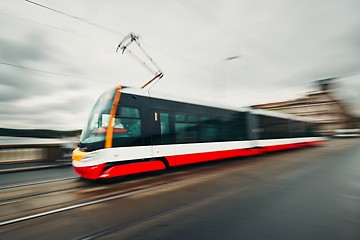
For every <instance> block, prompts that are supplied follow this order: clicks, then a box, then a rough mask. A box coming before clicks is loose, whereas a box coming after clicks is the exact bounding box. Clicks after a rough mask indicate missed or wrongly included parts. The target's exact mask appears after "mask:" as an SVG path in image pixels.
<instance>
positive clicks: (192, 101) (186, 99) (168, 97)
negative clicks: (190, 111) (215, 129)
mask: <svg viewBox="0 0 360 240" xmlns="http://www.w3.org/2000/svg"><path fill="white" fill-rule="evenodd" d="M121 92H122V93H127V94H134V95H138V96H144V97H152V98H157V99H163V100H170V101H176V102H183V103H189V104H195V105H201V106H206V107H214V108H221V109H227V110H233V111H239V112H251V113H253V114H256V115H263V116H269V117H277V118H285V119H291V120H295V121H306V122H314V119H311V118H308V117H300V116H296V115H291V114H287V113H282V112H275V111H268V110H263V109H253V108H250V107H238V106H234V105H227V104H221V103H216V102H211V101H206V100H202V99H194V98H189V97H183V96H176V95H170V94H166V93H160V92H156V91H148V90H145V89H140V88H135V87H123V88H122V89H121Z"/></svg>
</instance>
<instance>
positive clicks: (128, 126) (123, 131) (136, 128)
mask: <svg viewBox="0 0 360 240" xmlns="http://www.w3.org/2000/svg"><path fill="white" fill-rule="evenodd" d="M113 136H114V138H117V137H141V119H140V111H139V109H137V108H131V107H119V108H118V110H117V113H116V116H115V119H114V134H113Z"/></svg>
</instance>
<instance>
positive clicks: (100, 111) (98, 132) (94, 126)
mask: <svg viewBox="0 0 360 240" xmlns="http://www.w3.org/2000/svg"><path fill="white" fill-rule="evenodd" d="M115 92H116V89H111V90H109V91H107V92H105V93H103V94H102V95H101V96H100V97H99V99H98V100H97V102H96V103H95V106H94V107H93V109H92V111H91V113H90V116H89V120H88V122H87V125H86V127H85V128H84V130H83V131H82V133H81V137H80V142H81V143H83V144H84V143H85V144H86V143H94V142H101V141H105V137H106V134H105V133H106V129H107V126H108V124H109V118H110V110H111V106H112V103H113V101H114V96H115Z"/></svg>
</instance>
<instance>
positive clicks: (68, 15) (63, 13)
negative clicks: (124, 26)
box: [25, 0, 125, 37]
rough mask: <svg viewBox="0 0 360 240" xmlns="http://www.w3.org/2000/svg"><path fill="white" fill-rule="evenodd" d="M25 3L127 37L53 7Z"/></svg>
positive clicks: (31, 2) (28, 0)
mask: <svg viewBox="0 0 360 240" xmlns="http://www.w3.org/2000/svg"><path fill="white" fill-rule="evenodd" d="M25 2H28V3H30V4H34V5H35V6H38V7H41V8H45V9H47V10H50V11H53V12H56V13H58V14H62V15H65V16H67V17H70V18H73V19H76V20H78V21H81V22H84V23H87V24H90V25H93V26H95V27H97V28H100V29H102V30H104V31H107V32H110V33H112V34H115V35H119V36H122V37H123V36H125V35H124V34H122V33H120V32H118V31H115V30H113V29H110V28H108V27H105V26H103V25H100V24H98V23H94V22H90V21H88V20H86V19H85V18H81V17H77V16H74V15H71V14H68V13H66V12H63V11H60V10H57V9H55V8H52V7H48V6H46V5H43V4H40V3H37V2H34V1H30V0H25Z"/></svg>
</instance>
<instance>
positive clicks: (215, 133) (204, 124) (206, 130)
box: [200, 117, 221, 142]
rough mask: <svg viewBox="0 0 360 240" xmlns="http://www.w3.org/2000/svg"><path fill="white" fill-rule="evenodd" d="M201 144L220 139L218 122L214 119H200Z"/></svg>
mask: <svg viewBox="0 0 360 240" xmlns="http://www.w3.org/2000/svg"><path fill="white" fill-rule="evenodd" d="M200 119H201V131H200V140H201V142H213V141H217V140H219V139H220V138H221V134H220V133H221V129H220V126H221V124H219V121H218V120H217V119H216V118H215V117H211V118H210V117H201V118H200Z"/></svg>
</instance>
